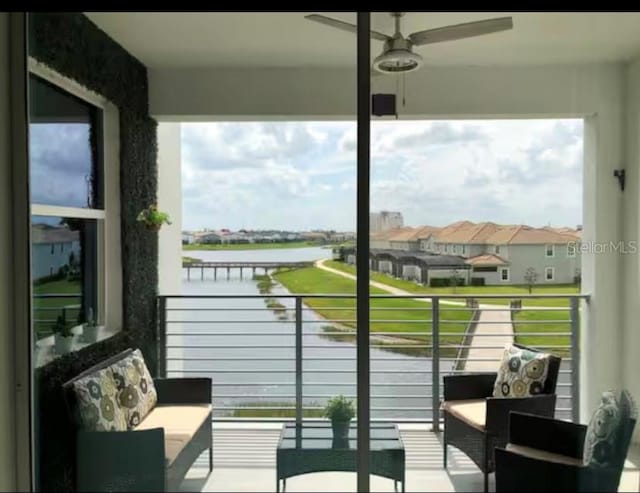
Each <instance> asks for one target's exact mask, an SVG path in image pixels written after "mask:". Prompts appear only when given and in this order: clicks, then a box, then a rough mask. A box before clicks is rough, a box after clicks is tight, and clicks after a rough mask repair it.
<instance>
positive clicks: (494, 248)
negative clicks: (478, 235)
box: [493, 245, 500, 255]
mask: <svg viewBox="0 0 640 493" xmlns="http://www.w3.org/2000/svg"><path fill="white" fill-rule="evenodd" d="M493 251H494V252H495V254H496V255H500V245H495V246H494V247H493Z"/></svg>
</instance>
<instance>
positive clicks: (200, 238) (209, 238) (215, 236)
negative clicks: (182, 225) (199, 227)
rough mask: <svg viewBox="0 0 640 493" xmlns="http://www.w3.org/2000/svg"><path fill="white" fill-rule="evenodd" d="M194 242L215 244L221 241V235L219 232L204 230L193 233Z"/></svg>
mask: <svg viewBox="0 0 640 493" xmlns="http://www.w3.org/2000/svg"><path fill="white" fill-rule="evenodd" d="M194 241H195V243H201V244H205V245H216V244H219V243H222V236H221V235H220V234H219V233H215V232H213V231H206V232H204V233H199V234H196V235H195V238H194Z"/></svg>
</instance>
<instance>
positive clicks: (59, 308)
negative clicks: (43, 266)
mask: <svg viewBox="0 0 640 493" xmlns="http://www.w3.org/2000/svg"><path fill="white" fill-rule="evenodd" d="M81 291H82V288H81V287H80V281H67V280H64V279H63V280H58V281H49V282H46V283H43V284H39V285H37V286H34V287H33V293H34V295H35V296H34V303H33V311H34V319H35V320H34V327H35V331H36V337H37V338H38V339H41V338H42V337H46V336H48V335H51V326H52V325H53V322H55V320H56V318H57V317H58V315H61V314H62V313H63V311H64V312H65V314H66V320H67V322H68V323H69V324H74V325H75V323H76V319H77V317H78V312H79V305H80V302H81V295H80V293H81ZM44 294H48V295H51V294H77V295H78V297H76V298H38V296H37V295H44Z"/></svg>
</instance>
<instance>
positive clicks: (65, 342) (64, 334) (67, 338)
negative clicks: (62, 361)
mask: <svg viewBox="0 0 640 493" xmlns="http://www.w3.org/2000/svg"><path fill="white" fill-rule="evenodd" d="M52 330H53V334H54V341H55V346H56V353H58V354H65V353H68V352H70V351H71V345H72V344H73V332H71V328H70V327H69V326H68V325H67V322H66V321H65V318H64V316H63V315H58V318H57V319H56V322H55V323H54V324H53V327H52Z"/></svg>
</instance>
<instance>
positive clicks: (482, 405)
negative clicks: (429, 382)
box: [441, 399, 487, 431]
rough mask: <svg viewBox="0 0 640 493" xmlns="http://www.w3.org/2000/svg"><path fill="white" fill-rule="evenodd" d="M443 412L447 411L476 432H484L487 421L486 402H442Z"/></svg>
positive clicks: (476, 400)
mask: <svg viewBox="0 0 640 493" xmlns="http://www.w3.org/2000/svg"><path fill="white" fill-rule="evenodd" d="M441 409H442V410H443V411H447V412H448V413H450V414H451V415H452V416H455V417H456V418H458V419H459V420H461V421H464V422H465V423H467V424H468V425H470V426H472V427H474V428H476V429H477V430H480V431H484V429H485V425H486V420H487V400H486V399H468V400H462V401H444V402H443V403H442V408H441Z"/></svg>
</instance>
